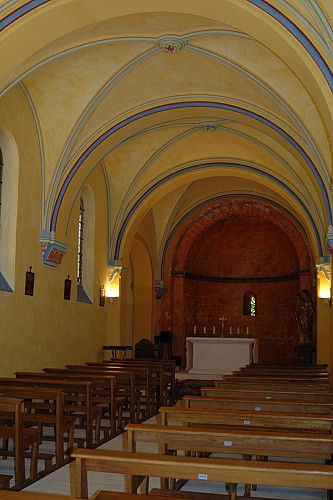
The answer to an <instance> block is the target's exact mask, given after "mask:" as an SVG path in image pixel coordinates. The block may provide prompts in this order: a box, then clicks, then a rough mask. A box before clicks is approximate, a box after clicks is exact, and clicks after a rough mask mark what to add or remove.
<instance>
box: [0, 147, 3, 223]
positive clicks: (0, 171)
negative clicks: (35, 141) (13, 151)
mask: <svg viewBox="0 0 333 500" xmlns="http://www.w3.org/2000/svg"><path fill="white" fill-rule="evenodd" d="M2 181H3V156H2V151H1V148H0V226H1V213H2V211H1V209H2Z"/></svg>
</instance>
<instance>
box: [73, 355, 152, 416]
mask: <svg viewBox="0 0 333 500" xmlns="http://www.w3.org/2000/svg"><path fill="white" fill-rule="evenodd" d="M77 366H80V367H81V368H83V369H85V370H87V371H91V372H93V373H101V374H105V375H107V374H109V373H110V372H112V373H119V374H122V373H126V372H127V371H130V372H135V389H136V390H137V391H139V392H140V394H141V396H140V411H141V414H142V420H145V419H147V418H150V417H152V416H153V415H155V413H156V411H157V404H156V402H157V394H158V393H159V389H160V379H158V378H157V377H156V372H155V370H153V369H152V368H151V366H136V365H134V366H130V367H127V366H123V365H120V364H115V365H110V366H109V365H107V364H105V363H97V362H96V363H94V362H87V363H86V364H85V365H68V367H69V368H70V369H72V368H73V367H74V368H75V369H76V367H77ZM118 385H120V384H118ZM119 389H120V391H124V388H123V387H122V386H120V387H119ZM126 390H127V389H126Z"/></svg>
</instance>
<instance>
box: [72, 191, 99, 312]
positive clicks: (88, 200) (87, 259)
mask: <svg viewBox="0 0 333 500" xmlns="http://www.w3.org/2000/svg"><path fill="white" fill-rule="evenodd" d="M77 221H78V222H77V234H78V239H77V242H78V244H77V273H76V280H77V300H78V301H79V302H86V303H88V304H91V303H92V300H93V282H94V242H95V199H94V195H93V192H92V190H91V188H90V187H89V186H87V185H86V186H84V187H83V189H82V192H81V195H80V205H79V214H78V219H77Z"/></svg>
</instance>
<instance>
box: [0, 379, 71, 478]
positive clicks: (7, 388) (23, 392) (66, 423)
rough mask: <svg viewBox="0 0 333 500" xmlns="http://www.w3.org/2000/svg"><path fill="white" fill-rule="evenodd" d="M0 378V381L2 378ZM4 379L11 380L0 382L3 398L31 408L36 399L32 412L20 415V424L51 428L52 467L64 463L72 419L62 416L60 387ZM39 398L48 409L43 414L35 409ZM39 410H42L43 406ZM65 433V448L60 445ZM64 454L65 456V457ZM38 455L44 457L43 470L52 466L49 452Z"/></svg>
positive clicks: (68, 445)
mask: <svg viewBox="0 0 333 500" xmlns="http://www.w3.org/2000/svg"><path fill="white" fill-rule="evenodd" d="M1 380H2V381H3V380H4V379H1ZM8 380H11V381H12V383H11V384H8V385H1V383H0V393H1V394H3V395H4V396H5V397H13V398H20V399H23V400H24V402H25V405H26V406H27V407H28V406H29V407H30V408H33V407H34V402H35V401H36V408H35V409H34V413H25V414H24V416H23V419H24V423H26V424H27V425H33V426H37V427H38V428H39V429H41V428H42V426H51V427H53V428H54V433H55V435H54V441H55V459H56V463H55V466H56V467H58V466H60V465H63V464H64V463H66V462H68V460H69V458H70V454H71V452H72V451H73V441H74V423H75V419H74V418H73V417H71V416H67V415H65V411H64V393H63V390H62V389H61V388H51V387H33V386H32V385H31V386H29V385H20V384H19V383H18V380H16V379H8ZM15 383H16V384H15ZM40 401H47V402H48V403H47V408H48V409H49V410H50V412H48V413H45V411H43V412H40V411H39V409H40V405H41V403H40ZM44 406H45V405H44ZM43 410H45V407H44V408H43ZM65 435H67V436H68V444H67V447H64V442H65ZM43 439H45V436H43ZM65 455H66V457H67V458H66V460H65ZM39 458H41V459H44V461H45V466H46V468H47V469H50V468H51V467H52V458H53V455H51V454H43V453H42V454H41V453H39Z"/></svg>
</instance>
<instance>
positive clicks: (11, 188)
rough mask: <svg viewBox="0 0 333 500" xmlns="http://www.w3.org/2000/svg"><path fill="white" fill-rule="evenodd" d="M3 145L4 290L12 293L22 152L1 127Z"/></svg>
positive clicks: (0, 240)
mask: <svg viewBox="0 0 333 500" xmlns="http://www.w3.org/2000/svg"><path fill="white" fill-rule="evenodd" d="M0 148H1V156H2V163H3V178H2V188H1V226H0V289H1V290H3V291H7V292H11V291H13V290H14V287H15V259H16V225H17V206H18V181H19V155H18V149H17V146H16V143H15V141H14V138H13V137H12V135H11V134H10V133H9V132H7V131H4V130H1V129H0Z"/></svg>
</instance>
